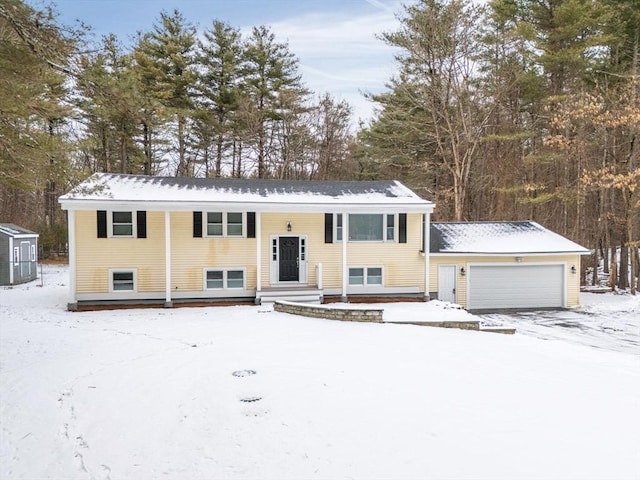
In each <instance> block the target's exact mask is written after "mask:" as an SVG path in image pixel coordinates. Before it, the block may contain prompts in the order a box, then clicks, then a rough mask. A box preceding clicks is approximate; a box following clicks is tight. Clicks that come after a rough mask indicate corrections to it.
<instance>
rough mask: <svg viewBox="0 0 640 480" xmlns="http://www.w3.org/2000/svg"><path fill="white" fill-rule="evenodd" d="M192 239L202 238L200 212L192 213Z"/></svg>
mask: <svg viewBox="0 0 640 480" xmlns="http://www.w3.org/2000/svg"><path fill="white" fill-rule="evenodd" d="M193 237H194V238H196V237H202V212H193Z"/></svg>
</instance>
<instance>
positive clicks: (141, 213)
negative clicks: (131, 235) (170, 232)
mask: <svg viewBox="0 0 640 480" xmlns="http://www.w3.org/2000/svg"><path fill="white" fill-rule="evenodd" d="M136 220H137V230H138V238H147V212H146V210H138V211H137V212H136Z"/></svg>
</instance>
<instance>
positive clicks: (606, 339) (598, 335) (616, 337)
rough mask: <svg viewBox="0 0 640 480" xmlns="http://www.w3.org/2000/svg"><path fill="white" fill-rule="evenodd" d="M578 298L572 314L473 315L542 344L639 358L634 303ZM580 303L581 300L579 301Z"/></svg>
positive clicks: (639, 318) (639, 323) (638, 313)
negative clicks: (557, 343)
mask: <svg viewBox="0 0 640 480" xmlns="http://www.w3.org/2000/svg"><path fill="white" fill-rule="evenodd" d="M586 295H587V296H585V294H582V296H581V301H582V302H583V304H582V306H580V307H578V308H576V309H572V310H544V311H526V312H501V313H491V314H480V315H477V316H478V317H480V318H481V319H482V320H483V321H486V322H488V323H502V324H505V325H509V326H513V327H515V328H516V330H517V333H519V334H522V335H532V336H534V337H537V338H542V339H545V340H563V341H568V342H571V343H577V344H581V345H587V346H590V347H594V348H601V349H605V350H612V351H617V352H625V353H632V354H635V355H640V309H639V308H638V305H639V302H638V301H637V299H630V300H629V301H621V302H616V304H615V306H614V304H612V303H609V302H604V303H603V302H602V301H599V300H603V299H604V298H601V299H599V298H598V297H597V296H596V297H594V295H595V294H586ZM583 299H584V300H583Z"/></svg>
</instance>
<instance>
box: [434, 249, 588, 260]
mask: <svg viewBox="0 0 640 480" xmlns="http://www.w3.org/2000/svg"><path fill="white" fill-rule="evenodd" d="M589 254H591V252H588V251H587V252H582V251H578V252H510V253H483V252H460V253H458V252H451V253H448V252H440V253H430V254H429V255H431V256H432V257H443V258H444V257H501V258H502V257H560V256H566V255H589ZM514 262H515V259H514Z"/></svg>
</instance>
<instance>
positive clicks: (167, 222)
mask: <svg viewBox="0 0 640 480" xmlns="http://www.w3.org/2000/svg"><path fill="white" fill-rule="evenodd" d="M164 261H165V264H164V272H165V274H164V279H165V299H164V306H165V307H173V302H172V301H171V215H170V213H169V210H165V212H164Z"/></svg>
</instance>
